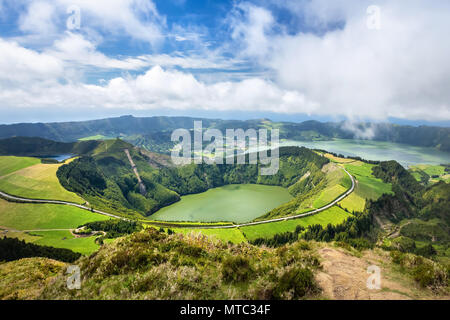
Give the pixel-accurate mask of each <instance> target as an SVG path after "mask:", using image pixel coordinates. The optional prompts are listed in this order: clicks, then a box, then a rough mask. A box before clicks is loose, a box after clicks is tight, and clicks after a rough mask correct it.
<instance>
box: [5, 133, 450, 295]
mask: <svg viewBox="0 0 450 320" xmlns="http://www.w3.org/2000/svg"><path fill="white" fill-rule="evenodd" d="M34 139H35V138H19V139H17V138H15V139H14V140H11V141H9V140H8V139H5V140H3V141H2V140H0V150H5V151H4V153H6V154H9V155H4V156H0V191H2V192H4V193H5V194H6V195H4V196H3V198H4V199H0V238H1V237H4V236H6V237H8V238H15V239H19V240H23V241H25V243H30V244H36V245H40V246H49V247H53V248H61V249H68V250H70V251H71V252H74V253H77V254H81V255H82V256H84V258H82V259H88V257H89V255H91V254H92V253H94V252H101V250H110V249H111V248H114V246H115V243H117V241H122V240H120V239H123V237H127V235H129V234H134V232H141V233H142V232H144V233H145V232H150V233H152V232H157V233H158V232H159V233H161V234H168V235H169V237H171V238H170V239H175V238H176V239H184V240H181V241H188V242H189V243H191V241H194V242H195V243H200V242H201V243H203V242H204V241H206V242H207V241H212V243H214V245H215V246H221V244H228V246H236V245H237V246H257V247H258V246H263V247H264V246H267V247H269V248H272V247H273V248H279V249H280V250H281V248H285V246H289V245H292V244H294V245H298V244H296V243H297V242H298V241H305V240H306V243H308V245H311V246H313V247H314V248H315V249H314V252H315V256H317V257H327V258H326V259H327V261H328V260H329V257H330V255H329V252H330V251H329V250H335V249H333V248H330V247H326V248H324V247H323V246H322V245H319V246H317V247H316V244H312V243H314V242H313V241H318V243H330V242H331V241H335V243H336V245H339V246H342V249H340V250H344V251H345V252H346V253H345V255H348V254H350V255H352V254H354V255H355V256H356V259H359V257H360V253H358V252H360V251H361V250H372V249H374V248H375V247H376V248H377V250H388V252H389V251H393V252H396V251H397V250H399V251H400V252H403V253H404V254H412V253H414V254H419V255H421V256H423V257H427V258H432V261H434V262H433V263H442V264H443V265H447V264H448V261H450V252H449V249H448V229H447V228H448V227H447V222H446V221H447V220H448V217H447V216H446V215H445V209H444V211H442V209H441V207H442V208H444V207H445V206H446V204H447V203H448V202H447V200H446V194H445V191H441V189H445V188H447V186H448V184H446V182H445V181H446V180H447V177H446V175H447V166H446V165H444V164H441V162H442V163H445V161H446V160H448V158H447V153H442V152H440V151H436V150H434V149H433V151H432V152H430V153H429V154H428V155H424V152H425V151H424V150H425V149H423V148H422V147H411V146H403V145H401V146H400V145H395V146H393V144H392V143H388V142H373V141H370V142H367V141H366V142H362V141H353V142H349V141H347V140H339V139H338V140H334V141H314V142H304V141H303V142H298V141H297V142H293V141H284V142H282V144H281V145H282V147H281V148H280V169H279V171H278V173H277V174H275V175H273V176H260V175H259V174H258V172H259V170H260V168H261V166H262V164H260V163H258V164H256V165H236V164H235V165H206V164H200V165H197V164H190V165H185V166H175V165H174V164H173V163H171V161H170V158H169V157H167V156H166V155H164V154H160V153H158V152H151V151H148V150H146V149H141V148H140V147H138V146H134V145H132V144H130V143H128V142H126V141H123V140H121V139H118V138H116V139H108V138H106V137H98V136H93V137H92V139H84V140H83V141H79V142H76V143H68V144H66V143H64V144H59V143H56V142H53V141H49V140H45V139H39V140H37V143H36V144H35V143H34V142H33V141H34ZM95 139H101V140H95ZM12 144H14V148H12V147H11V145H12ZM30 145H31V146H34V147H32V148H30V147H24V146H30ZM37 146H39V147H37ZM304 146H308V147H311V148H312V149H308V148H305V147H304ZM355 146H358V147H355ZM394 147H396V148H397V149H395V148H394ZM39 148H42V150H46V152H41V151H40V150H39ZM421 148H422V149H421ZM394 149H395V150H394ZM8 150H9V151H8ZM27 150H28V151H27ZM349 150H353V152H348V151H349ZM385 150H391V151H390V152H391V153H389V152H385ZM414 150H415V151H414ZM427 150H428V149H427ZM430 150H431V149H430ZM430 150H428V151H430ZM47 151H51V152H47ZM414 152H416V153H417V154H420V155H421V157H415V156H414ZM49 154H53V155H61V157H58V159H56V156H53V157H52V158H54V159H53V160H57V161H62V162H61V163H58V162H53V161H52V159H49V158H50V157H49V156H48V155H49ZM46 155H47V156H46ZM64 155H67V156H64ZM69 155H70V159H69ZM345 155H347V157H346V156H345ZM72 156H73V157H72ZM247 156H249V154H247ZM391 156H392V157H396V158H397V159H399V162H400V163H401V164H403V165H404V166H405V167H406V166H407V165H406V163H408V166H409V167H410V168H409V170H405V169H404V168H403V167H402V166H401V165H399V164H398V163H397V162H395V161H384V162H380V161H378V160H379V159H381V160H383V159H386V160H387V159H390V157H391ZM38 157H40V158H38ZM364 158H368V159H370V160H364ZM374 160H377V161H374ZM8 195H10V196H8ZM418 197H421V198H423V200H420V201H419V200H415V199H416V198H418ZM27 199H38V200H27ZM39 199H40V200H39ZM436 199H439V200H437V201H438V202H439V204H438V205H436V203H434V204H433V201H436ZM33 202H35V203H33ZM65 202H67V204H70V205H64V204H63V203H65ZM419 203H420V204H419ZM430 206H431V207H430ZM416 212H417V213H416ZM119 222H120V223H122V225H120V226H119V225H118V223H119ZM442 223H444V225H445V226H443V227H440V226H441V225H442ZM94 225H96V226H95V227H94ZM116 225H117V226H116ZM83 226H84V227H83ZM80 227H82V228H81V229H80ZM105 228H106V229H105ZM83 229H84V230H85V232H84V231H83V232H82V233H79V234H78V233H76V230H83ZM142 229H143V230H144V231H139V230H142ZM108 230H109V231H108ZM150 230H151V231H150ZM136 236H137V235H135V236H134V237H136ZM151 237H156V238H157V239H159V236H157V235H152V236H151ZM173 237H175V238H173ZM117 238H120V239H119V240H116V239H117ZM156 238H155V239H156ZM301 239H303V240H301ZM158 241H159V240H158ZM177 241H178V240H177ZM198 241H200V242H198ZM206 242H205V243H206ZM158 246H159V245H158ZM430 248H431V249H430ZM279 249H277V250H279ZM99 250H100V251H99ZM195 250H197V249H195ZM355 250H356V251H355ZM430 250H431V251H430ZM332 252H333V254H336V255H341V254H343V253H342V252H343V251H339V252H335V251H332ZM365 252H366V253H365V255H367V254H369V255H370V256H371V257H372V255H373V253H367V252H368V251H365ZM370 252H372V251H370ZM267 254H271V253H267ZM377 255H379V256H380V257H381V256H383V259H384V260H385V261H386V262H385V263H387V264H391V263H393V261H394V260H392V261H391V260H390V259H393V258H389V257H387V256H386V255H385V254H384V253H381V251H380V252H378V253H377ZM31 259H33V258H31ZM183 259H185V258H183ZM190 259H197V258H195V257H194V256H192V257H191V258H190ZM173 263H175V264H177V263H178V262H175V261H174V262H173ZM182 263H184V262H182ZM355 263H356V262H355ZM357 263H362V264H364V262H359V261H358V262H357ZM424 263H426V264H427V266H428V263H429V262H424ZM430 263H431V262H430ZM32 265H34V264H32ZM194 265H195V263H194ZM325 265H326V266H328V267H326V269H325V271H320V272H319V271H317V272H316V271H315V273H316V274H317V278H316V280H315V281H317V282H315V283H317V285H319V284H320V286H322V287H323V288H325V291H324V292H326V296H327V297H336V295H335V294H334V293H330V292H328V291H327V290H329V289H327V287H328V286H329V285H330V284H329V283H328V281H329V280H328V278H329V276H330V275H329V274H327V272H331V271H327V270H329V268H330V267H329V264H325ZM433 266H434V265H433ZM214 268H215V267H214ZM310 268H311V269H315V268H316V266H315V265H311V266H310ZM327 268H328V269H327ZM396 268H397V267H391V266H389V270H390V271H389V272H390V275H392V274H394V273H395V274H397V273H396V272H398V271H394V270H397V269H396ZM433 268H438V269H436V270H440V269H439V268H441V267H440V265H436V266H435V267H433ZM1 270H2V265H1V264H0V272H1ZM330 270H331V269H330ZM358 272H359V271H358ZM436 272H437V271H436ZM393 281H394V282H392V283H391V285H392V287H393V288H400V287H401V285H399V284H397V283H395V281H396V280H393ZM402 281H407V280H402ZM314 290H315V289H314ZM314 290H313V291H311V292H309V293H308V295H311V296H315V297H317V293H313V292H315V291H314ZM358 290H360V289H358ZM392 290H400V291H401V292H403V293H402V294H401V295H400V296H401V297H402V298H411V297H413V296H414V297H429V294H430V293H429V292H428V291H426V292H422V291H421V289H420V290H419V291H417V290H416V291H414V290H413V291H411V289H410V285H408V286H407V288H405V287H401V289H392ZM444 291H445V290H444ZM46 292H47V293H45V294H46V295H47V296H51V293H50V292H51V290H50V291H46ZM317 292H318V291H317ZM83 294H84V293H83ZM349 294H350V295H351V294H352V293H351V292H350V293H349ZM242 297H244V296H242Z"/></svg>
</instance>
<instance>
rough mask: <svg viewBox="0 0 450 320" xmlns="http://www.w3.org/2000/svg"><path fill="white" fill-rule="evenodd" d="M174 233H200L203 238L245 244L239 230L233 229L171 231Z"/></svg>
mask: <svg viewBox="0 0 450 320" xmlns="http://www.w3.org/2000/svg"><path fill="white" fill-rule="evenodd" d="M173 231H175V232H176V233H182V234H189V233H193V234H198V233H201V234H203V235H205V236H208V237H211V238H213V239H214V238H215V239H219V240H222V241H225V242H228V241H230V242H232V243H242V242H246V241H247V240H246V239H245V237H244V235H243V234H242V232H241V230H239V229H237V228H235V229H173Z"/></svg>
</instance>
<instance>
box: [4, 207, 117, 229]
mask: <svg viewBox="0 0 450 320" xmlns="http://www.w3.org/2000/svg"><path fill="white" fill-rule="evenodd" d="M108 219H109V218H108V217H106V216H102V215H99V214H96V213H92V212H90V211H87V210H82V209H79V208H76V207H71V206H64V205H55V204H29V203H14V202H7V201H5V200H3V199H0V226H3V227H7V228H12V229H16V230H35V229H72V228H77V227H78V226H80V225H82V224H85V223H87V222H92V221H100V220H108Z"/></svg>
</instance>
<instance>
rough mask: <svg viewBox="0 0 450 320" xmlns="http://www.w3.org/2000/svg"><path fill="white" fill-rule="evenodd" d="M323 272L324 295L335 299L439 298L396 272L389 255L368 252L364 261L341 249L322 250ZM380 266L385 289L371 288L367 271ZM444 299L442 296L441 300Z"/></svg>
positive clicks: (320, 280)
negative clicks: (371, 266) (368, 284)
mask: <svg viewBox="0 0 450 320" xmlns="http://www.w3.org/2000/svg"><path fill="white" fill-rule="evenodd" d="M318 254H319V256H320V257H321V259H322V266H323V269H322V271H319V272H318V273H317V275H316V280H317V281H318V283H319V285H320V287H321V288H322V289H323V296H324V297H325V298H327V299H333V300H405V299H436V298H439V297H435V296H434V295H433V294H432V293H431V292H428V290H426V289H419V288H418V287H417V285H416V284H415V283H414V282H413V280H412V279H410V278H408V275H403V274H400V273H398V272H395V271H393V270H392V269H391V268H390V266H391V263H390V261H389V257H388V256H387V254H386V255H385V254H383V253H376V252H374V251H371V250H368V251H365V252H364V253H362V256H361V258H359V257H356V256H353V255H352V254H350V253H349V252H347V251H346V250H344V249H341V248H330V247H325V248H320V249H319V250H318ZM370 265H376V266H378V267H379V268H380V269H381V289H380V290H373V289H372V290H371V289H368V287H367V279H368V278H369V276H370V274H368V273H367V268H368V267H369V266H370ZM440 299H442V297H440Z"/></svg>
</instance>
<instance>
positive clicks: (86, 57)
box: [45, 32, 148, 70]
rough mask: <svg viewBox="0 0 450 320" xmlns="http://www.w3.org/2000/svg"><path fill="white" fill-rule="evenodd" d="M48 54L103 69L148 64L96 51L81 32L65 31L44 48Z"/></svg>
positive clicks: (136, 68) (93, 44) (93, 45)
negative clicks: (115, 57) (49, 46)
mask: <svg viewBox="0 0 450 320" xmlns="http://www.w3.org/2000/svg"><path fill="white" fill-rule="evenodd" d="M45 53H47V54H48V55H50V56H53V57H56V58H58V59H60V60H62V61H66V62H69V63H72V64H75V66H77V65H84V66H93V67H98V68H104V69H124V70H138V69H141V68H143V67H146V66H148V63H146V62H145V61H143V60H142V59H137V58H125V59H123V60H119V59H112V58H109V57H107V56H106V55H104V54H103V53H101V52H99V51H97V47H96V44H95V43H93V42H91V41H89V40H87V39H86V38H85V37H83V36H82V35H81V34H77V33H72V32H66V36H65V37H64V38H62V39H58V40H56V41H55V42H54V44H53V46H52V47H51V48H49V49H47V50H45Z"/></svg>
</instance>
